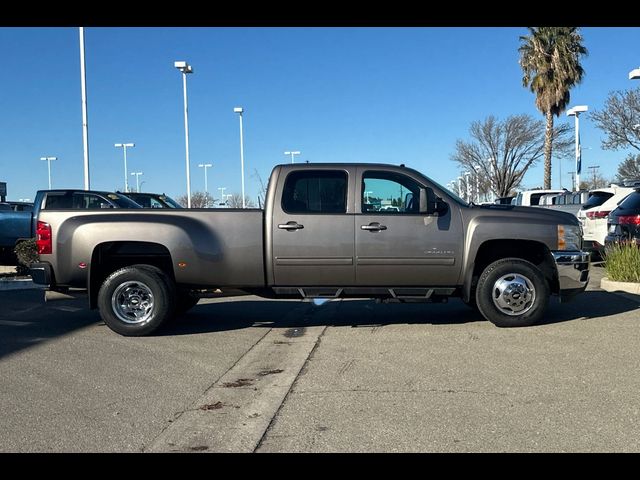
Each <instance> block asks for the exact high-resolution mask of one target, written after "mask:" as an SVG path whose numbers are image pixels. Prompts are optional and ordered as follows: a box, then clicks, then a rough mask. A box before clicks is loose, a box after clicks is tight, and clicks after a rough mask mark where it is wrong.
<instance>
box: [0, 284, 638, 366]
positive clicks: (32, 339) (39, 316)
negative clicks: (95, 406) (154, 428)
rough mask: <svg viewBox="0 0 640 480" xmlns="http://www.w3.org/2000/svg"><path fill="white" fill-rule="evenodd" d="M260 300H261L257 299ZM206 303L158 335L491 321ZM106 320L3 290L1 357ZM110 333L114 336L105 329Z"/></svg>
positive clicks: (369, 304) (600, 296) (592, 297)
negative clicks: (263, 328)
mask: <svg viewBox="0 0 640 480" xmlns="http://www.w3.org/2000/svg"><path fill="white" fill-rule="evenodd" d="M254 298H255V297H254ZM203 302H206V300H201V303H200V304H198V305H196V306H195V307H194V308H193V309H191V310H190V311H189V312H187V313H186V314H184V315H182V316H181V317H179V318H177V319H176V320H174V321H173V322H171V323H169V324H167V325H165V326H164V327H163V328H162V329H160V330H159V331H158V332H157V335H158V336H170V335H192V334H197V333H212V332H218V331H229V330H238V329H244V328H249V327H257V328H259V327H266V328H292V327H310V326H323V325H327V326H338V327H352V328H358V327H371V326H382V325H402V324H431V325H452V324H464V323H472V322H479V321H485V320H484V319H483V318H482V317H481V316H480V314H479V313H477V312H476V311H474V310H472V309H471V308H469V307H467V306H466V305H464V304H463V303H462V302H461V301H460V300H459V299H456V298H453V299H451V300H450V301H449V302H448V303H445V304H439V303H436V304H422V303H415V304H379V303H376V302H375V301H373V300H348V301H330V302H326V303H324V304H323V305H320V306H317V305H314V304H313V303H311V302H302V301H290V300H289V301H284V300H262V299H257V300H238V299H235V300H232V301H220V302H215V303H203ZM637 309H638V303H637V302H634V301H632V300H628V299H626V298H624V297H621V296H619V295H614V294H612V293H608V292H605V291H601V290H597V291H586V292H584V293H582V294H581V295H580V296H578V297H576V300H575V301H574V302H571V303H566V304H559V303H558V300H557V297H554V298H552V300H551V302H550V305H549V308H548V310H547V315H546V317H545V319H544V320H543V321H542V322H541V325H549V324H554V323H559V322H568V321H575V320H585V319H594V318H599V317H606V316H610V315H616V314H619V313H625V312H629V311H633V310H637ZM96 324H102V321H101V319H100V315H99V313H98V311H97V310H89V308H88V304H87V301H86V299H70V300H62V301H56V302H51V303H46V302H45V301H44V294H43V292H42V291H39V290H20V291H8V292H0V357H3V356H5V355H9V354H11V353H14V352H17V351H20V350H22V349H25V348H28V347H31V346H35V345H38V344H40V343H42V342H45V341H48V340H52V339H55V338H57V337H62V336H65V335H68V334H70V333H72V332H74V331H76V330H80V329H82V328H85V327H88V326H91V325H96ZM105 334H112V335H116V334H115V333H112V332H111V331H108V330H107V329H106V328H105Z"/></svg>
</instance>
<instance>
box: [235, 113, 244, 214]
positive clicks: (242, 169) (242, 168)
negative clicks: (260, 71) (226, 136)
mask: <svg viewBox="0 0 640 480" xmlns="http://www.w3.org/2000/svg"><path fill="white" fill-rule="evenodd" d="M233 111H234V113H237V114H238V116H239V117H240V171H241V178H242V208H245V205H244V142H243V138H242V112H244V110H243V109H242V107H235V108H234V109H233Z"/></svg>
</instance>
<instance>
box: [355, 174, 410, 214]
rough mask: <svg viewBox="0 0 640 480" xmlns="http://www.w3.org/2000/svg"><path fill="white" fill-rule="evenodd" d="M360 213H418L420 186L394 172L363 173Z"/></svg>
mask: <svg viewBox="0 0 640 480" xmlns="http://www.w3.org/2000/svg"><path fill="white" fill-rule="evenodd" d="M361 193H362V212H363V213H368V212H380V213H390V214H403V213H418V212H419V210H420V185H419V184H418V183H417V182H415V181H414V180H413V179H411V178H410V177H407V176H405V175H401V174H398V173H394V172H365V173H364V175H363V178H362V191H361Z"/></svg>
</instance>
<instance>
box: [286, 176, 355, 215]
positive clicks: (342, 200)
mask: <svg viewBox="0 0 640 480" xmlns="http://www.w3.org/2000/svg"><path fill="white" fill-rule="evenodd" d="M282 210H284V211H285V212H286V213H346V211H347V172H344V171H339V170H299V171H296V172H291V173H290V174H289V175H288V176H287V179H286V181H285V183H284V191H283V193H282Z"/></svg>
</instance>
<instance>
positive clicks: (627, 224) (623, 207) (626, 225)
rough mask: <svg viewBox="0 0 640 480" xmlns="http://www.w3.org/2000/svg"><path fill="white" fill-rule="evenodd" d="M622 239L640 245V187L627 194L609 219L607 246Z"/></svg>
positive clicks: (605, 242)
mask: <svg viewBox="0 0 640 480" xmlns="http://www.w3.org/2000/svg"><path fill="white" fill-rule="evenodd" d="M620 241H631V242H635V243H636V244H637V245H639V246H640V188H638V189H635V190H634V191H633V192H631V193H630V194H629V195H627V197H626V198H625V199H624V200H622V202H620V205H618V208H616V209H615V210H613V211H612V212H611V213H610V214H609V217H608V219H607V236H606V237H605V239H604V244H605V246H606V245H609V244H611V243H617V242H620Z"/></svg>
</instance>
